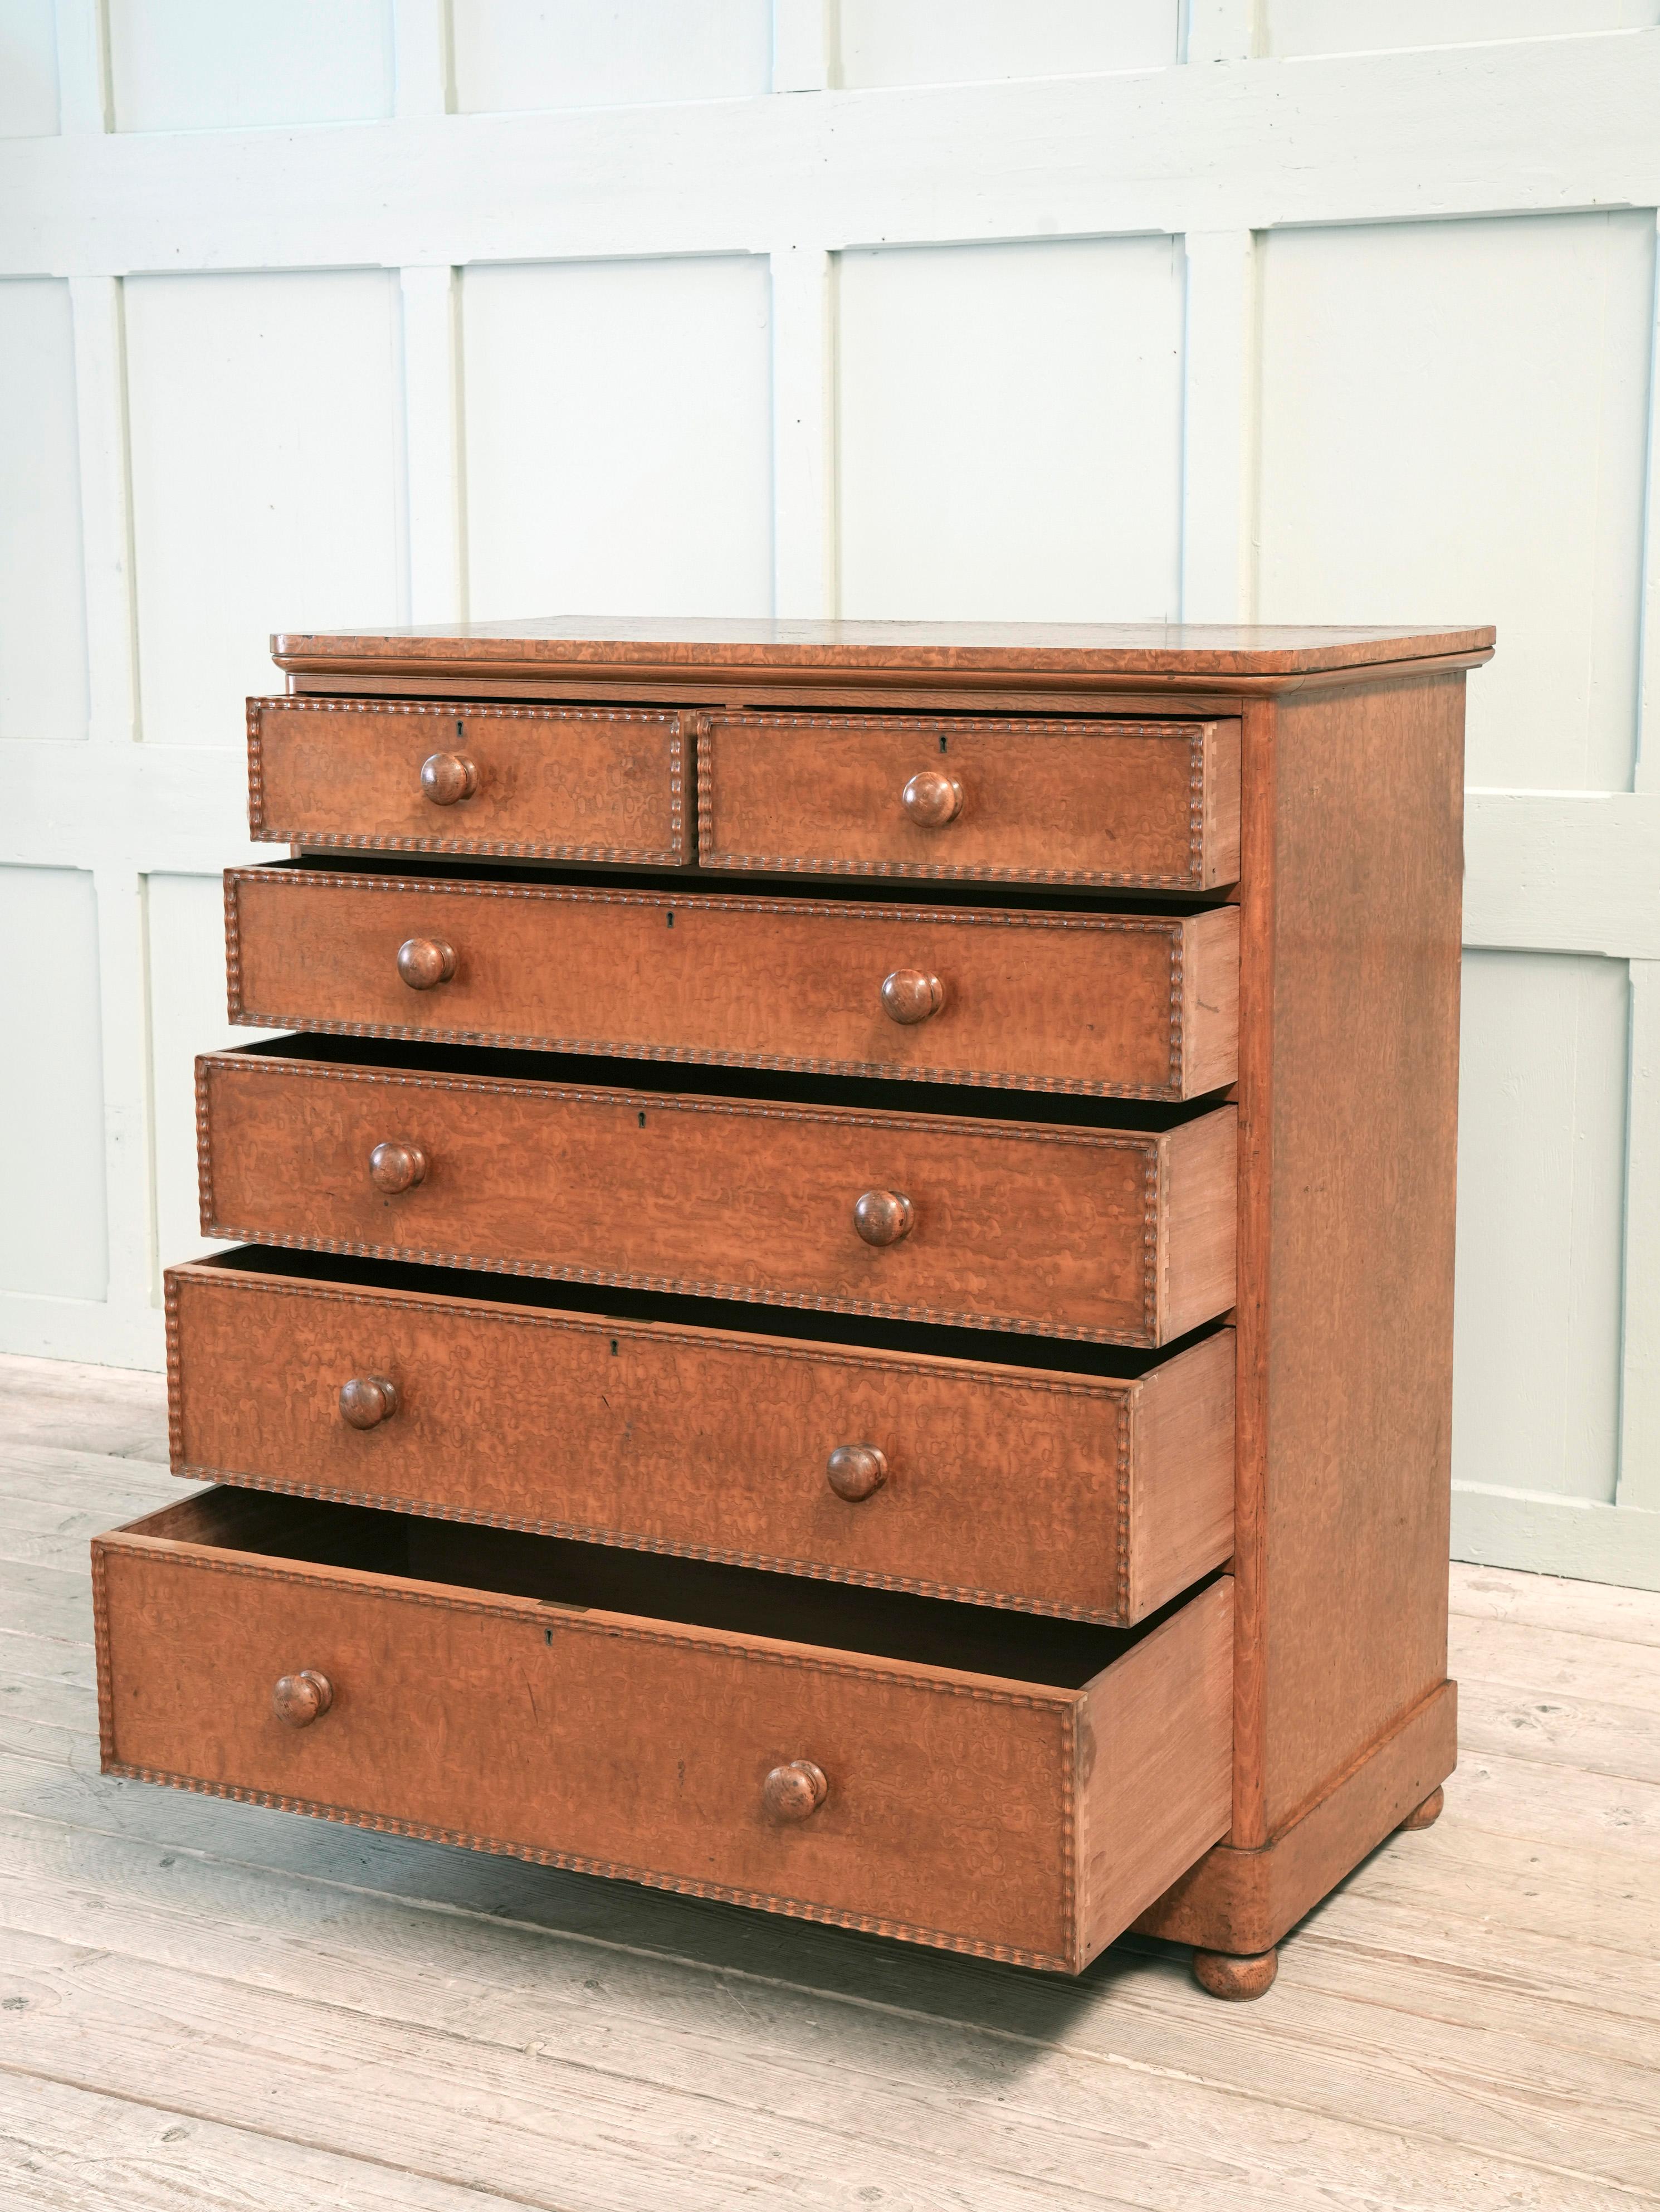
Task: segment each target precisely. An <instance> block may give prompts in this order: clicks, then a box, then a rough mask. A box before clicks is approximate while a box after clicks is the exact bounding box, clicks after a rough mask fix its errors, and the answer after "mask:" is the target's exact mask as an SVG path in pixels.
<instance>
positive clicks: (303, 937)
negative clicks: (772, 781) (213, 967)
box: [225, 868, 1239, 1099]
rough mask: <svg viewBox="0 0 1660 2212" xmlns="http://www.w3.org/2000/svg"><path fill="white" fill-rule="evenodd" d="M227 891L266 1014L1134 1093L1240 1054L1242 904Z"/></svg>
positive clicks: (353, 1027)
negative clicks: (1210, 907)
mask: <svg viewBox="0 0 1660 2212" xmlns="http://www.w3.org/2000/svg"><path fill="white" fill-rule="evenodd" d="M225 899H226V936H227V951H228V958H229V975H230V1011H231V1018H232V1019H233V1020H234V1021H242V1022H251V1023H257V1024H260V1025H261V1026H263V1027H264V1028H267V1029H304V1030H335V1031H343V1032H345V1033H347V1034H353V1035H360V1036H361V1035H370V1036H405V1037H421V1038H426V1039H428V1040H432V1041H434V1042H447V1043H483V1044H494V1045H507V1046H513V1047H519V1048H530V1049H532V1050H544V1051H554V1052H563V1053H603V1054H610V1055H614V1056H618V1057H622V1058H627V1059H643V1060H700V1061H705V1062H708V1063H714V1064H719V1065H724V1066H748V1067H777V1068H799V1069H806V1070H814V1071H818V1072H823V1073H836V1074H842V1075H884V1076H887V1075H902V1076H910V1077H913V1078H917V1079H926V1080H930V1081H933V1082H948V1083H972V1084H984V1085H1000V1086H1003V1087H1005V1088H1009V1089H1018V1090H1043V1091H1076V1092H1084V1093H1089V1094H1093V1095H1095V1096H1116V1097H1135V1098H1165V1099H1179V1098H1186V1097H1197V1096H1199V1095H1201V1094H1203V1092H1205V1091H1215V1090H1220V1089H1221V1088H1222V1087H1224V1086H1225V1085H1227V1084H1229V1083H1231V1082H1233V1079H1234V1077H1235V1075H1236V1073H1237V1072H1238V1041H1239V910H1238V908H1233V907H1224V908H1218V909H1216V910H1215V911H1213V912H1211V913H1209V914H1202V915H1190V916H1187V917H1186V918H1184V919H1178V920H1174V921H1162V920H1149V919H1147V918H1145V917H1141V916H1136V917H1124V916H1119V915H1078V916H1072V915H1041V914H1036V915H1027V914H1019V913H997V912H992V913H989V914H984V913H983V914H976V913H972V912H969V913H957V914H951V913H930V912H928V911H926V910H917V909H912V908H905V907H878V908H858V907H852V908H850V907H845V906H830V905H819V904H808V903H806V902H801V901H790V900H783V899H779V900H754V899H738V898H730V899H729V898H676V896H674V895H673V894H672V893H668V892H661V893H659V892H633V891H616V890H547V889H542V888H539V887H536V886H532V885H530V884H421V883H409V882H401V881H399V880H397V878H384V877H352V876H342V875H336V874H332V873H329V872H310V871H307V872H294V871H292V870H289V869H286V868H278V869H269V870H268V869H255V870H236V869H233V870H231V871H229V872H227V875H226V878H225ZM890 1009H891V1011H890Z"/></svg>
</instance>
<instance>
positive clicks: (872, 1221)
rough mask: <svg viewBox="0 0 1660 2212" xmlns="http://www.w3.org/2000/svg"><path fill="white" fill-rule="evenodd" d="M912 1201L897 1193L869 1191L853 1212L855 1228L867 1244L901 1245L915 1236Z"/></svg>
mask: <svg viewBox="0 0 1660 2212" xmlns="http://www.w3.org/2000/svg"><path fill="white" fill-rule="evenodd" d="M911 1221H912V1212H911V1201H910V1200H909V1199H908V1198H901V1197H900V1194H899V1192H898V1191H896V1190H867V1191H866V1192H865V1194H864V1195H863V1198H862V1199H860V1200H859V1202H858V1204H857V1206H855V1207H854V1208H853V1226H854V1228H855V1229H857V1231H858V1232H859V1235H860V1236H861V1237H863V1239H864V1241H865V1243H867V1244H897V1243H899V1241H900V1237H908V1236H909V1235H910V1234H911Z"/></svg>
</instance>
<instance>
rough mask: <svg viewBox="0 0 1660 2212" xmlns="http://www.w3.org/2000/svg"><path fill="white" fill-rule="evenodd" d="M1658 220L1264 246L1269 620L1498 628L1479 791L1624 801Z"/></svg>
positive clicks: (1480, 728) (1477, 684) (1524, 222)
mask: <svg viewBox="0 0 1660 2212" xmlns="http://www.w3.org/2000/svg"><path fill="white" fill-rule="evenodd" d="M1654 238H1655V229H1654V218H1653V216H1652V215H1651V214H1648V213H1641V214H1618V215H1573V216H1533V217H1528V218H1524V219H1518V220H1514V221H1509V222H1479V223H1470V222H1456V223H1454V222H1448V223H1425V224H1386V225H1378V226H1375V227H1366V226H1357V227H1355V228H1336V229H1328V230H1300V231H1289V232H1277V231H1276V232H1275V233H1274V234H1271V236H1270V237H1269V240H1268V243H1267V246H1266V249H1265V252H1264V255H1263V261H1264V274H1263V301H1262V365H1261V384H1262V395H1263V397H1262V430H1261V438H1262V458H1261V471H1262V473H1261V487H1262V489H1261V511H1260V538H1261V569H1260V577H1259V586H1258V595H1257V611H1258V615H1259V617H1260V618H1261V619H1262V620H1263V621H1264V622H1286V621H1295V622H1314V623H1328V622H1369V623H1388V622H1402V623H1417V622H1421V621H1425V622H1429V621H1435V622H1439V623H1454V622H1492V623H1497V624H1498V626H1499V655H1498V658H1497V659H1495V660H1494V661H1493V665H1491V667H1489V668H1487V669H1485V670H1484V671H1482V672H1481V674H1480V675H1479V676H1477V677H1476V678H1474V679H1473V681H1472V682H1471V684H1470V687H1469V756H1468V769H1469V781H1470V782H1471V783H1473V784H1485V785H1507V786H1516V787H1529V788H1534V789H1567V790H1572V789H1596V790H1604V791H1619V790H1624V789H1627V788H1628V787H1629V786H1630V783H1631V776H1632V762H1633V750H1634V742H1635V732H1636V712H1637V677H1638V626H1639V607H1640V599H1641V590H1642V566H1643V552H1642V532H1643V502H1644V493H1643V482H1644V461H1645V449H1646V443H1647V410H1648V393H1649V380H1650V374H1651V363H1650V356H1651V333H1652V323H1653V312H1654V309H1653V300H1654Z"/></svg>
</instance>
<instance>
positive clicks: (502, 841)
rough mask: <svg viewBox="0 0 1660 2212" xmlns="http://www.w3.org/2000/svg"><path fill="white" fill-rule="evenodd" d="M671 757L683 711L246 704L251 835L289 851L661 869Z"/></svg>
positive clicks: (672, 820)
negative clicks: (470, 856) (452, 765)
mask: <svg viewBox="0 0 1660 2212" xmlns="http://www.w3.org/2000/svg"><path fill="white" fill-rule="evenodd" d="M452 759H454V760H457V768H458V769H465V770H466V771H470V781H471V787H470V789H469V788H465V786H466V784H467V781H468V777H467V775H463V774H461V773H452V772H451V770H450V769H448V768H447V767H446V766H445V765H444V763H447V762H448V761H450V760H452ZM435 802H436V803H435ZM248 829H249V834H250V835H251V836H253V837H255V838H259V839H269V840H270V841H271V842H273V843H276V844H286V845H313V846H318V847H323V848H328V847H340V848H346V849H352V848H357V849H365V848H367V849H375V850H391V851H399V852H413V853H482V854H500V855H504V856H506V857H509V858H512V859H516V860H591V861H601V860H609V861H631V862H633V863H635V864H636V865H639V864H641V863H646V864H655V865H657V866H672V865H674V864H675V863H676V862H679V861H682V860H686V859H687V858H688V854H687V851H686V834H685V822H684V807H683V804H682V728H681V718H680V716H679V715H678V714H663V713H660V712H657V711H654V710H653V709H651V708H603V707H589V708H575V707H573V708H557V707H545V706H544V707H531V706H526V707H503V706H488V705H484V704H481V703H480V702H476V701H470V702H464V703H455V702H447V701H441V700H430V699H429V700H410V701H404V700H396V699H365V700H356V699H294V698H286V699H285V698H277V699H250V700H249V702H248Z"/></svg>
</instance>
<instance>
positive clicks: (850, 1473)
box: [824, 1444, 888, 1505]
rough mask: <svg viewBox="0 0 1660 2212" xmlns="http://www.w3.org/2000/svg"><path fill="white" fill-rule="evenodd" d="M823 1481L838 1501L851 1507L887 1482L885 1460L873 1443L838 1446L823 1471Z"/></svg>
mask: <svg viewBox="0 0 1660 2212" xmlns="http://www.w3.org/2000/svg"><path fill="white" fill-rule="evenodd" d="M824 1475H825V1480H826V1481H827V1482H828V1484H829V1485H830V1487H831V1489H832V1490H833V1491H834V1492H835V1493H836V1495H837V1497H838V1498H845V1499H846V1500H847V1502H848V1504H850V1505H857V1504H858V1503H859V1501H860V1500H861V1499H862V1498H869V1497H872V1496H874V1494H875V1492H877V1491H878V1490H880V1489H881V1486H882V1485H883V1483H884V1482H886V1481H887V1480H888V1461H887V1458H886V1457H885V1455H883V1454H882V1453H881V1452H879V1451H878V1450H877V1449H876V1447H875V1444H838V1445H837V1446H836V1449H834V1451H833V1452H832V1453H831V1455H830V1457H829V1459H828V1461H827V1463H826V1466H825V1470H824Z"/></svg>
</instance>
